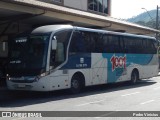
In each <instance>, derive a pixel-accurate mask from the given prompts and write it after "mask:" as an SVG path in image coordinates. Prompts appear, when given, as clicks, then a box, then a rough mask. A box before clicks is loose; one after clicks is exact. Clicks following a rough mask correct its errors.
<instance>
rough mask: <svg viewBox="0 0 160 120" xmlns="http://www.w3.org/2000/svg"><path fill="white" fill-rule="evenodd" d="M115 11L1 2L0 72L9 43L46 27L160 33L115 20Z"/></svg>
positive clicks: (67, 0)
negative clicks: (18, 36) (37, 28)
mask: <svg viewBox="0 0 160 120" xmlns="http://www.w3.org/2000/svg"><path fill="white" fill-rule="evenodd" d="M111 7H112V6H111V0H1V1H0V63H1V64H2V65H1V64H0V70H1V66H2V67H3V66H4V64H5V63H4V61H5V60H4V58H7V57H8V40H10V39H12V38H13V37H14V36H16V35H17V34H19V33H22V32H24V31H30V30H31V29H33V28H35V27H38V26H42V25H48V24H72V25H75V26H82V27H92V28H100V29H106V30H112V31H119V32H129V33H134V34H145V35H152V36H153V35H155V33H158V32H159V31H158V30H155V29H151V28H148V27H144V26H140V25H136V24H133V23H128V22H125V21H121V20H118V19H115V18H112V17H111ZM0 75H1V71H0ZM0 77H1V76H0Z"/></svg>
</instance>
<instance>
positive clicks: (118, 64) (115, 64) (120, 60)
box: [110, 55, 126, 72]
mask: <svg viewBox="0 0 160 120" xmlns="http://www.w3.org/2000/svg"><path fill="white" fill-rule="evenodd" d="M110 61H111V63H112V72H113V71H114V70H115V69H116V68H124V69H125V68H126V55H125V56H124V57H122V56H119V57H118V56H115V55H113V56H112V58H111V59H110Z"/></svg>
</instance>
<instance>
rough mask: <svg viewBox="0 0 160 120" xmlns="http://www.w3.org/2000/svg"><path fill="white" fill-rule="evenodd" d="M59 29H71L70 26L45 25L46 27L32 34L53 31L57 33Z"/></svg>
mask: <svg viewBox="0 0 160 120" xmlns="http://www.w3.org/2000/svg"><path fill="white" fill-rule="evenodd" d="M61 29H73V26H72V25H46V26H41V27H38V28H36V29H34V30H33V31H32V34H36V33H50V32H53V31H58V30H61Z"/></svg>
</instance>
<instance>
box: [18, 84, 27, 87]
mask: <svg viewBox="0 0 160 120" xmlns="http://www.w3.org/2000/svg"><path fill="white" fill-rule="evenodd" d="M18 87H20V88H24V87H26V85H23V84H18Z"/></svg>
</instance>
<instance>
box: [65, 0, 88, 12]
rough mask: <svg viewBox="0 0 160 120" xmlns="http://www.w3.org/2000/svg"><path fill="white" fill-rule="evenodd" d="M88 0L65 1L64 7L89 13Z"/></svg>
mask: <svg viewBox="0 0 160 120" xmlns="http://www.w3.org/2000/svg"><path fill="white" fill-rule="evenodd" d="M87 5H88V0H64V6H67V7H72V8H76V9H80V10H84V11H87Z"/></svg>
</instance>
